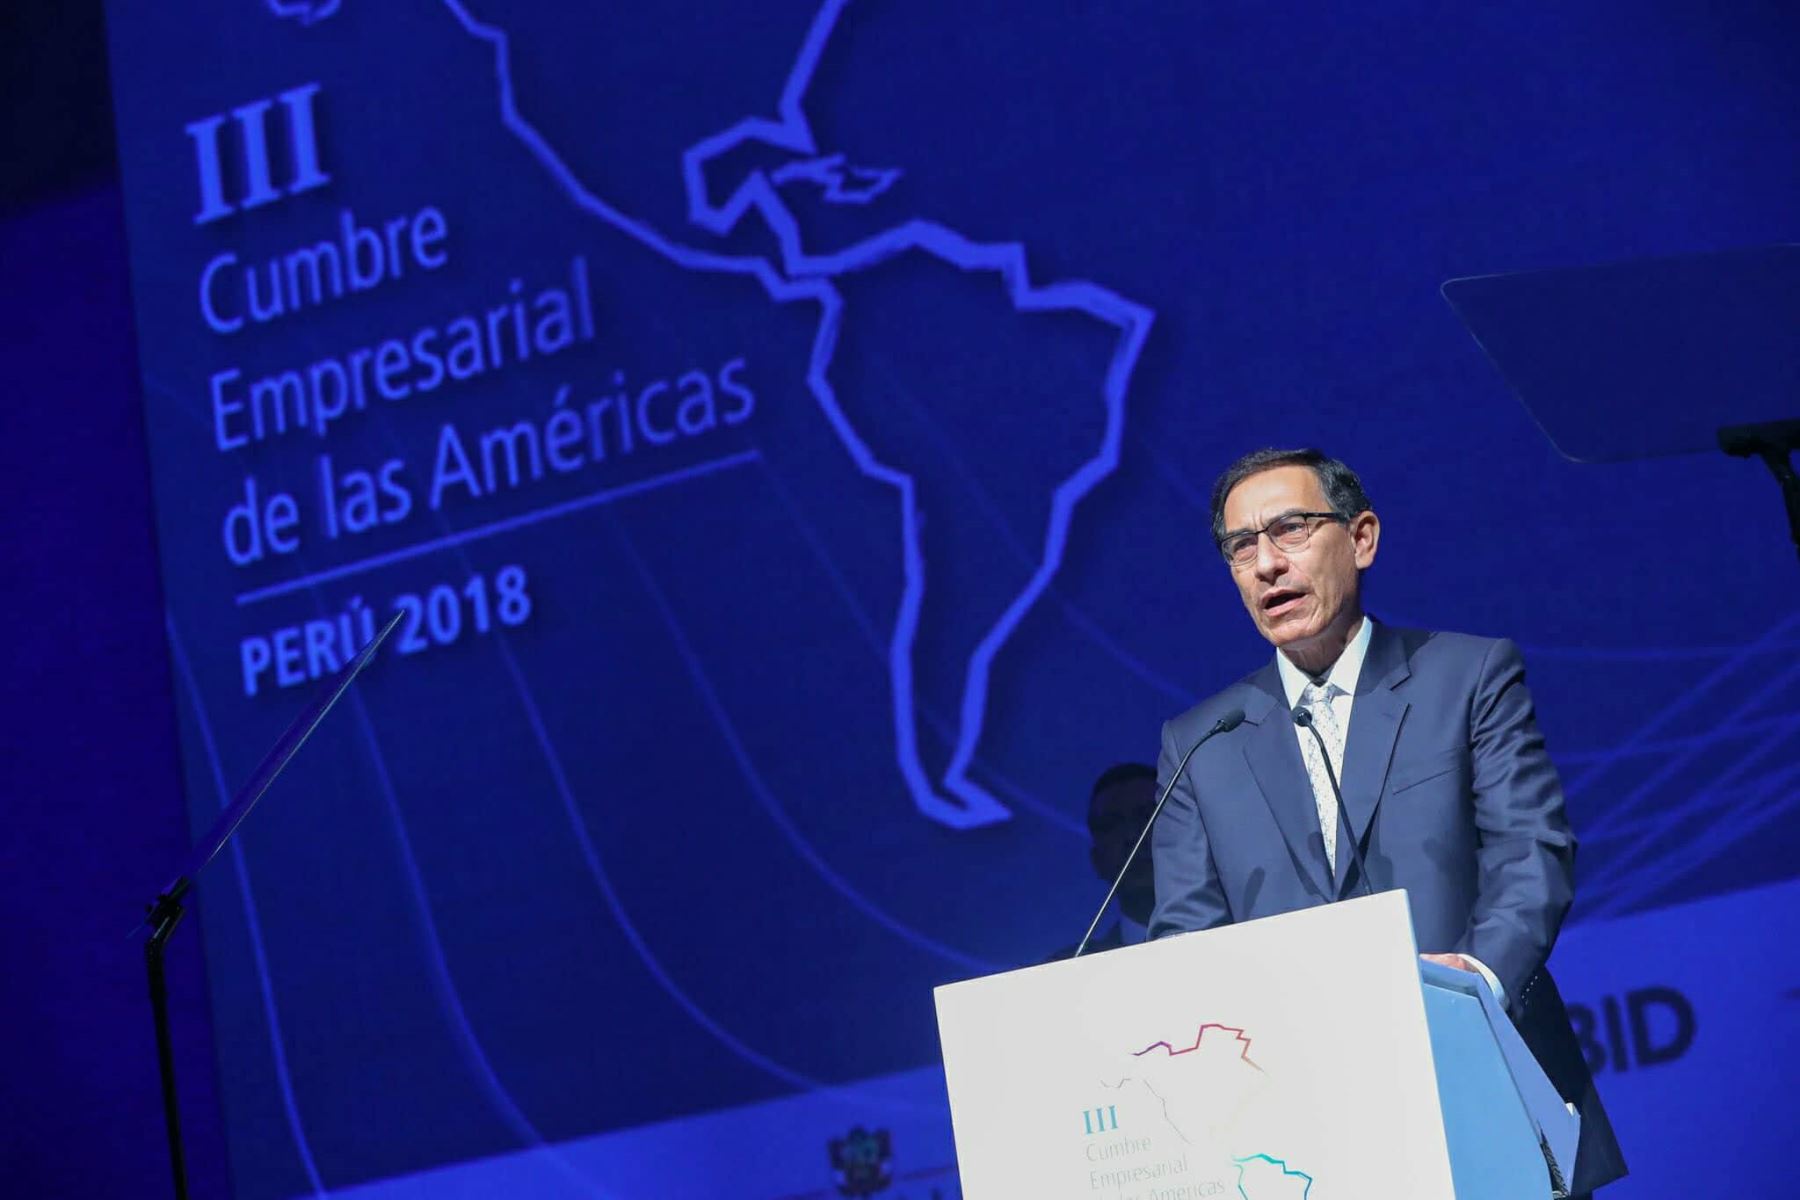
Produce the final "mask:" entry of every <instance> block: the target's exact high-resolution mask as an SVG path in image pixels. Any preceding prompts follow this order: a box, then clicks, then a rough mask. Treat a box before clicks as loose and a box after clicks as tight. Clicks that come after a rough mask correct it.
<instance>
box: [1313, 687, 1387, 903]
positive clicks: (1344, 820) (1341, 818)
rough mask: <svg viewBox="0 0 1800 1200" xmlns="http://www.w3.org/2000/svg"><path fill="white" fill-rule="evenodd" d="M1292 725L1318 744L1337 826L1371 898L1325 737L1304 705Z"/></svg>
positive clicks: (1365, 866) (1371, 889) (1365, 865)
mask: <svg viewBox="0 0 1800 1200" xmlns="http://www.w3.org/2000/svg"><path fill="white" fill-rule="evenodd" d="M1294 724H1296V725H1298V726H1300V728H1302V729H1308V730H1311V731H1312V735H1313V739H1314V740H1315V741H1317V742H1318V743H1319V757H1320V758H1321V759H1323V760H1325V778H1327V779H1329V780H1330V781H1331V794H1332V796H1333V797H1335V798H1336V799H1337V813H1338V824H1339V825H1341V826H1343V828H1344V836H1346V837H1348V838H1349V839H1350V857H1351V858H1352V859H1353V860H1355V862H1356V873H1357V875H1359V876H1360V877H1361V878H1362V885H1363V895H1365V896H1373V895H1374V894H1375V886H1374V885H1373V884H1372V883H1370V882H1369V864H1368V863H1366V862H1364V861H1363V853H1362V843H1360V842H1358V841H1357V840H1356V830H1355V829H1354V828H1353V827H1352V826H1351V824H1350V813H1349V811H1348V810H1346V809H1345V808H1344V792H1343V789H1341V788H1339V787H1338V781H1337V772H1336V771H1334V770H1332V769H1331V754H1330V753H1329V752H1328V751H1327V750H1326V749H1325V736H1324V735H1323V734H1321V733H1320V732H1319V727H1318V726H1317V725H1314V724H1313V715H1312V710H1311V709H1309V708H1307V707H1306V706H1305V705H1304V704H1296V705H1295V706H1294Z"/></svg>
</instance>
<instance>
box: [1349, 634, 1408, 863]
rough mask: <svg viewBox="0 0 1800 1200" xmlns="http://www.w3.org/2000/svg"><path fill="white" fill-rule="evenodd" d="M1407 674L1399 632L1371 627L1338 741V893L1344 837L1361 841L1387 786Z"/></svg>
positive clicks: (1351, 858)
mask: <svg viewBox="0 0 1800 1200" xmlns="http://www.w3.org/2000/svg"><path fill="white" fill-rule="evenodd" d="M1409 674H1411V671H1410V669H1409V668H1408V667H1407V664H1406V647H1405V645H1404V644H1403V643H1402V642H1401V640H1400V635H1399V634H1397V633H1395V632H1394V631H1393V630H1391V629H1389V628H1387V627H1386V626H1385V625H1379V624H1378V625H1376V626H1375V628H1374V631H1373V633H1372V635H1371V636H1370V639H1369V653H1368V657H1366V658H1365V659H1364V660H1363V668H1362V674H1361V675H1360V676H1358V677H1357V682H1356V703H1355V705H1354V706H1352V708H1351V710H1350V729H1349V731H1348V733H1347V735H1346V737H1345V740H1344V765H1343V771H1342V772H1341V778H1340V779H1339V781H1338V783H1339V786H1340V787H1341V788H1342V789H1343V793H1344V815H1345V816H1346V817H1347V818H1348V819H1349V821H1350V828H1349V829H1348V830H1347V831H1346V830H1339V832H1338V839H1339V846H1340V849H1339V851H1338V856H1337V879H1336V880H1335V883H1336V884H1337V887H1336V888H1335V889H1333V890H1334V893H1338V894H1341V891H1342V888H1343V886H1344V884H1345V882H1346V880H1347V878H1348V872H1349V871H1350V868H1351V866H1352V865H1353V863H1354V862H1355V856H1354V855H1353V854H1351V853H1349V848H1348V847H1347V846H1344V845H1343V838H1344V837H1345V836H1346V835H1348V836H1349V837H1353V838H1355V839H1356V841H1357V844H1358V845H1361V844H1362V843H1363V839H1364V838H1366V837H1367V836H1368V832H1369V825H1370V823H1371V822H1373V821H1374V819H1375V810H1376V808H1378V807H1379V806H1380V804H1381V794H1382V791H1383V790H1384V789H1385V788H1386V787H1387V776H1388V767H1389V765H1390V764H1391V763H1392V762H1393V758H1394V743H1395V742H1396V741H1397V740H1398V739H1399V737H1400V726H1401V723H1402V722H1404V721H1405V719H1406V710H1407V708H1408V705H1407V702H1406V701H1405V700H1403V699H1401V698H1400V697H1399V696H1398V695H1397V694H1395V692H1394V688H1396V687H1398V686H1399V685H1400V683H1401V682H1402V681H1404V680H1405V679H1406V678H1407V676H1408V675H1409Z"/></svg>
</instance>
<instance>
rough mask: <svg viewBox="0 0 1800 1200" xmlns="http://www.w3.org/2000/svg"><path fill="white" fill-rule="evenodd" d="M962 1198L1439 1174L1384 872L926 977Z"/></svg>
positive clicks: (1286, 1193)
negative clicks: (1262, 910)
mask: <svg viewBox="0 0 1800 1200" xmlns="http://www.w3.org/2000/svg"><path fill="white" fill-rule="evenodd" d="M937 1010H938V1029H939V1035H940V1038H941V1040H942V1045H943V1051H944V1067H945V1076H946V1081H947V1084H948V1087H949V1093H950V1110H951V1119H952V1122H953V1124H954V1126H955V1133H956V1151H957V1161H958V1165H959V1168H960V1171H961V1175H962V1185H963V1194H964V1195H965V1196H967V1197H970V1198H971V1200H989V1198H992V1200H1009V1198H1016V1197H1019V1196H1031V1197H1034V1198H1052V1197H1068V1198H1070V1200H1074V1198H1076V1197H1080V1198H1082V1200H1189V1198H1190V1197H1207V1196H1220V1197H1240V1196H1241V1197H1243V1198H1244V1200H1334V1198H1341V1197H1355V1198H1362V1197H1372V1196H1380V1197H1383V1200H1445V1198H1446V1197H1449V1196H1451V1195H1453V1194H1454V1192H1453V1190H1452V1184H1451V1176H1450V1163H1449V1156H1448V1153H1447V1150H1446V1148H1445V1141H1444V1132H1443V1124H1442V1121H1441V1118H1440V1113H1439V1108H1438V1092H1437V1082H1436V1077H1435V1075H1434V1072H1433V1066H1432V1056H1431V1045H1430V1038H1429V1034H1428V1031H1427V1028H1426V1021H1425V1008H1424V1001H1423V999H1422V997H1421V995H1420V990H1419V963H1418V957H1417V951H1416V946H1415V943H1414V940H1413V932H1412V922H1411V917H1410V916H1409V914H1408V910H1407V904H1406V897H1405V894H1404V893H1402V892H1387V893H1383V894H1380V895H1376V896H1371V897H1368V898H1365V899H1360V900H1354V901H1347V902H1344V903H1341V904H1336V905H1332V906H1330V907H1328V908H1316V909H1310V910H1306V911H1302V912H1295V913H1288V914H1284V915H1282V916H1277V917H1270V918H1266V919H1264V920H1260V921H1253V922H1247V923H1245V924H1242V925H1233V926H1227V927H1224V928H1221V929H1214V930H1208V931H1206V932H1203V933H1193V934H1186V935H1183V936H1180V937H1174V938H1168V939H1164V940H1162V941H1159V942H1154V943H1151V944H1149V945H1144V946H1137V947H1132V948H1129V949H1124V950H1114V951H1109V952H1107V953H1105V954H1099V955H1094V956H1092V957H1086V958H1082V959H1077V960H1074V961H1068V962H1058V963H1049V964H1046V965H1044V966H1039V967H1030V968H1026V969H1024V970H1020V971H1012V972H1008V973H1006V974H1003V975H994V976H989V977H987V978H983V979H975V980H970V981H967V982H964V983H956V984H949V985H947V986H945V987H941V988H939V989H938V990H937Z"/></svg>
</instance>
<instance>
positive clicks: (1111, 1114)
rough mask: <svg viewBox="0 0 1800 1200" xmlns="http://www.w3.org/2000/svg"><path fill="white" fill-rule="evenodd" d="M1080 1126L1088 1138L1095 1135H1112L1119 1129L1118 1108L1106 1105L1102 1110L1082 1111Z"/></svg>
mask: <svg viewBox="0 0 1800 1200" xmlns="http://www.w3.org/2000/svg"><path fill="white" fill-rule="evenodd" d="M1081 1124H1082V1128H1083V1131H1084V1132H1085V1133H1086V1134H1087V1135H1088V1136H1089V1137H1092V1136H1093V1135H1094V1134H1096V1133H1113V1132H1115V1131H1116V1130H1117V1129H1118V1128H1119V1106H1118V1105H1116V1104H1108V1105H1107V1106H1106V1107H1104V1108H1086V1109H1083V1110H1082V1111H1081Z"/></svg>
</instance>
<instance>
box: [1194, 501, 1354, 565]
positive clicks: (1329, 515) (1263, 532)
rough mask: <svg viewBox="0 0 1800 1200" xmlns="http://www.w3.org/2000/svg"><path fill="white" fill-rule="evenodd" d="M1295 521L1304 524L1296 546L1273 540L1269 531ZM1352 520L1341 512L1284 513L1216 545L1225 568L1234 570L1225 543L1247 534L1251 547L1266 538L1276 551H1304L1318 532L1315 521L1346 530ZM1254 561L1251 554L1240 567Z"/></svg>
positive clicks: (1230, 534)
mask: <svg viewBox="0 0 1800 1200" xmlns="http://www.w3.org/2000/svg"><path fill="white" fill-rule="evenodd" d="M1296 519H1299V520H1303V521H1305V522H1306V538H1305V539H1304V540H1303V541H1302V542H1301V543H1300V544H1299V545H1298V546H1283V545H1282V544H1281V543H1280V542H1278V541H1276V540H1275V535H1274V534H1273V533H1270V532H1269V531H1270V530H1271V529H1273V528H1274V527H1275V526H1277V525H1279V524H1281V523H1282V522H1283V521H1292V520H1296ZM1352 520H1353V518H1351V517H1346V516H1345V515H1344V514H1343V513H1341V512H1285V513H1282V514H1281V515H1280V516H1278V517H1276V518H1274V519H1273V520H1271V521H1270V522H1269V523H1268V524H1266V525H1264V526H1262V527H1261V528H1260V529H1240V530H1238V531H1237V532H1236V533H1228V534H1226V535H1225V536H1224V537H1222V538H1220V539H1219V541H1218V543H1217V544H1218V547H1219V556H1220V557H1221V558H1223V559H1224V560H1225V565H1226V566H1228V567H1231V568H1232V569H1234V570H1235V569H1236V568H1237V567H1238V566H1239V565H1240V564H1238V563H1237V562H1236V561H1234V560H1233V558H1232V555H1231V553H1230V552H1229V551H1228V550H1226V549H1225V543H1226V542H1229V541H1233V540H1235V539H1237V538H1240V537H1243V536H1245V535H1246V534H1248V535H1249V536H1250V541H1249V542H1248V543H1247V544H1248V545H1249V546H1251V547H1255V546H1257V545H1259V544H1260V543H1261V542H1262V539H1263V538H1264V537H1265V536H1266V537H1267V538H1268V539H1269V543H1270V544H1271V545H1273V546H1274V547H1275V548H1276V549H1278V550H1304V549H1305V548H1306V546H1307V544H1308V543H1309V542H1311V541H1312V539H1313V534H1315V533H1317V532H1318V530H1319V527H1318V526H1317V525H1316V524H1314V522H1315V521H1336V522H1337V523H1339V524H1340V525H1342V526H1344V528H1346V529H1348V528H1349V527H1350V522H1351V521H1352ZM1254 561H1255V555H1254V554H1252V555H1251V557H1250V558H1247V559H1245V560H1244V562H1243V564H1242V565H1244V566H1249V565H1250V563H1252V562H1254Z"/></svg>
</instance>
